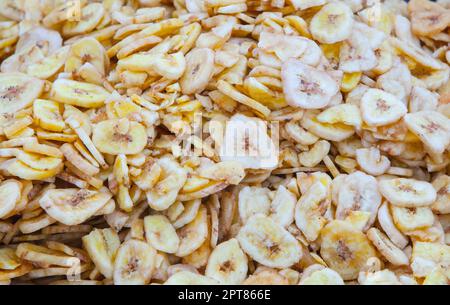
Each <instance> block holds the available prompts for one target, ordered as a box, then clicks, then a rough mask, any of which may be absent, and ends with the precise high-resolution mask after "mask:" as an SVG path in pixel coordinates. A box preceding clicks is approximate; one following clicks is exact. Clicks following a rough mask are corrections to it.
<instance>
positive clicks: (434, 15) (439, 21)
mask: <svg viewBox="0 0 450 305" xmlns="http://www.w3.org/2000/svg"><path fill="white" fill-rule="evenodd" d="M414 2H415V3H418V5H415V6H412V5H410V6H409V7H408V9H409V11H410V17H411V30H412V32H413V33H414V34H416V35H417V36H431V35H433V34H437V33H439V32H441V31H443V30H445V29H446V28H447V27H448V24H449V23H450V12H449V11H448V9H443V7H442V6H440V5H439V4H436V3H434V2H430V1H414Z"/></svg>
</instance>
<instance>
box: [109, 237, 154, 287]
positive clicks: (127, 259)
mask: <svg viewBox="0 0 450 305" xmlns="http://www.w3.org/2000/svg"><path fill="white" fill-rule="evenodd" d="M155 260H156V250H155V249H153V248H152V247H151V246H150V245H149V244H147V243H146V242H143V241H140V240H135V239H130V240H128V241H126V242H124V243H123V244H122V245H121V246H120V248H119V249H118V250H117V254H116V258H115V260H114V274H113V276H114V284H115V285H146V284H148V283H149V282H150V280H151V278H152V274H153V270H154V269H155V263H156V262H155Z"/></svg>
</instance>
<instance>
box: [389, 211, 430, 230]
mask: <svg viewBox="0 0 450 305" xmlns="http://www.w3.org/2000/svg"><path fill="white" fill-rule="evenodd" d="M391 212H392V218H393V219H394V223H395V225H396V226H397V228H399V229H400V230H401V231H402V232H403V233H408V232H411V231H415V230H420V229H427V228H429V227H431V226H432V225H433V223H434V216H433V212H432V211H431V209H430V208H428V207H417V208H403V207H398V206H395V205H391Z"/></svg>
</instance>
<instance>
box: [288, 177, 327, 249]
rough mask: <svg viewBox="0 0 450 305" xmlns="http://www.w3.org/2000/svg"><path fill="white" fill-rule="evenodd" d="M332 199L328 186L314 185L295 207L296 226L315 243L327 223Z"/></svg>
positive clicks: (318, 183)
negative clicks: (326, 214)
mask: <svg viewBox="0 0 450 305" xmlns="http://www.w3.org/2000/svg"><path fill="white" fill-rule="evenodd" d="M330 202H331V199H330V196H329V192H328V189H327V187H326V186H324V185H323V184H322V183H321V182H320V181H318V182H316V183H314V184H313V185H312V186H311V187H310V188H309V189H308V190H307V191H306V193H304V194H303V195H302V197H300V200H299V201H298V202H297V205H296V207H295V224H296V225H297V227H298V228H299V229H300V230H301V231H302V233H303V235H305V237H306V239H307V240H309V241H315V240H316V239H317V237H318V236H319V234H320V231H321V230H322V228H323V227H324V226H325V224H326V223H327V220H326V218H325V217H324V215H325V213H326V211H327V210H328V206H329V205H330Z"/></svg>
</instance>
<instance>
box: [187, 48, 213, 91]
mask: <svg viewBox="0 0 450 305" xmlns="http://www.w3.org/2000/svg"><path fill="white" fill-rule="evenodd" d="M213 72H214V52H213V51H212V50H211V49H208V48H195V49H192V50H191V51H190V52H189V53H188V54H187V55H186V70H185V71H184V74H183V76H182V77H181V79H180V86H181V92H183V94H195V93H199V92H201V91H203V90H204V89H205V88H206V86H207V85H208V82H209V81H210V80H211V78H212V76H213Z"/></svg>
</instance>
